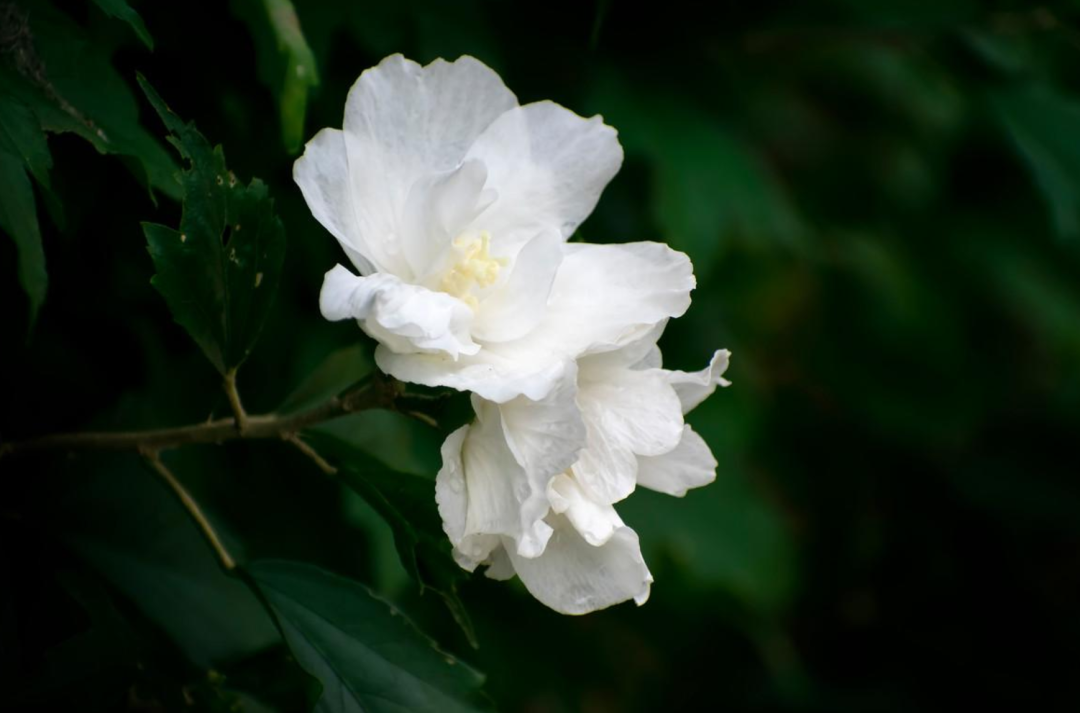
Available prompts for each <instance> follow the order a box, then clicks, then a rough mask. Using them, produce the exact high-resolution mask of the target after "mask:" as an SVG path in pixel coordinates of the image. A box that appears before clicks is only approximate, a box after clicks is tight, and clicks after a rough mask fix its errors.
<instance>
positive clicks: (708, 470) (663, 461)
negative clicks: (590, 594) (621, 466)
mask: <svg viewBox="0 0 1080 713" xmlns="http://www.w3.org/2000/svg"><path fill="white" fill-rule="evenodd" d="M716 465H717V463H716V458H714V457H713V454H712V451H711V450H709V445H708V444H707V443H705V440H704V439H703V438H702V437H701V436H699V435H698V434H697V432H696V431H694V429H692V428H690V426H684V427H683V436H682V440H680V441H679V445H678V446H676V447H675V448H674V450H671V451H669V452H668V453H664V454H663V455H659V456H642V457H640V458H638V471H637V482H638V485H641V486H643V487H646V488H649V489H650V490H655V491H657V492H660V493H667V494H668V495H674V496H675V497H677V498H681V497H682V496H684V495H686V491H687V490H689V489H690V488H700V487H701V486H703V485H708V484H709V483H711V482H713V481H714V480H716Z"/></svg>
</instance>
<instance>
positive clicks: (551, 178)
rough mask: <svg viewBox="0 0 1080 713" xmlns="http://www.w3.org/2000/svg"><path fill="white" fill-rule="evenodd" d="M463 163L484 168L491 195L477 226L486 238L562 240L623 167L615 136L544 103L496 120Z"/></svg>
mask: <svg viewBox="0 0 1080 713" xmlns="http://www.w3.org/2000/svg"><path fill="white" fill-rule="evenodd" d="M468 156H469V157H470V158H473V157H475V158H480V159H482V160H483V161H484V163H486V164H487V166H488V170H489V172H490V176H491V180H490V185H491V186H492V187H494V188H495V190H497V191H498V193H499V198H498V200H496V201H495V203H494V204H493V205H492V206H491V208H490V209H489V210H488V211H487V212H486V213H485V214H484V215H483V216H482V217H481V218H480V220H479V222H478V224H477V227H482V228H484V229H485V230H489V231H491V232H492V234H493V235H499V234H504V233H512V232H514V231H517V230H520V229H521V228H522V227H523V226H528V227H530V228H534V229H535V228H541V227H548V228H555V229H558V230H559V231H560V232H561V234H562V237H563V239H564V240H565V239H567V238H569V237H570V236H571V235H572V234H573V232H574V230H575V229H577V226H578V225H579V224H580V223H581V222H582V221H584V220H585V219H586V218H587V217H588V216H589V214H590V213H591V212H592V210H593V208H594V207H596V202H597V201H598V200H599V199H600V193H601V192H602V191H603V190H604V187H605V186H607V184H608V182H610V181H611V179H612V178H613V177H614V176H615V174H616V173H618V171H619V167H620V166H622V161H623V151H622V147H621V146H620V145H619V139H618V134H617V132H616V131H615V130H614V129H612V128H611V127H610V126H607V125H606V124H604V121H603V119H602V118H601V117H599V116H594V117H592V118H589V119H585V118H583V117H581V116H578V115H577V114H575V113H574V112H572V111H570V110H569V109H566V108H564V107H561V106H559V105H558V104H555V103H554V102H550V101H543V102H537V103H535V104H527V105H525V106H522V107H516V108H514V109H511V110H509V111H507V112H506V113H504V114H502V115H501V116H499V117H498V118H497V119H496V120H495V121H494V122H492V124H491V125H490V126H489V127H488V128H487V129H486V130H485V131H484V133H482V134H481V135H480V136H479V137H478V138H477V140H476V143H474V144H473V146H472V147H471V148H470V149H469V153H468ZM481 223H482V225H481Z"/></svg>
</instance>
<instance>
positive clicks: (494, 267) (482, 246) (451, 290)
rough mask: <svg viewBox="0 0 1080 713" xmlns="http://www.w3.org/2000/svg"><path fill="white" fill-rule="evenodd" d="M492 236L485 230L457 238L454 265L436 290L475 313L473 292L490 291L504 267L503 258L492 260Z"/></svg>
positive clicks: (475, 301) (454, 243)
mask: <svg viewBox="0 0 1080 713" xmlns="http://www.w3.org/2000/svg"><path fill="white" fill-rule="evenodd" d="M490 244H491V234H490V233H488V232H487V231H486V230H484V231H481V232H480V235H479V236H476V235H459V236H458V237H456V238H454V241H453V242H452V243H451V245H452V246H453V248H454V251H455V252H457V254H458V259H457V261H456V262H455V263H454V264H453V265H452V266H451V267H450V269H449V270H447V271H446V274H445V275H443V277H442V281H440V282H439V289H440V290H442V291H443V292H445V293H447V294H449V295H453V296H454V297H457V298H458V299H459V300H461V301H462V302H464V303H465V304H467V305H469V306H470V307H472V308H473V309H476V305H477V299H476V295H475V294H473V290H474V289H476V288H484V287H491V286H492V285H493V284H495V280H497V279H499V270H501V269H502V267H503V266H504V265H506V260H505V259H504V258H495V257H491V255H490V254H489V253H488V247H489V245H490Z"/></svg>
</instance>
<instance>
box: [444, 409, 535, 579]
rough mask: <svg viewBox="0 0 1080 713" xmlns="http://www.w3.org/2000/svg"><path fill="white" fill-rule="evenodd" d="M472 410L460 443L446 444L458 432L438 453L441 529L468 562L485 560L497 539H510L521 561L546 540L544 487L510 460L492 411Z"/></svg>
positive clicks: (497, 411)
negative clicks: (473, 418) (440, 459)
mask: <svg viewBox="0 0 1080 713" xmlns="http://www.w3.org/2000/svg"><path fill="white" fill-rule="evenodd" d="M474 405H475V407H476V412H477V413H476V416H477V420H476V421H475V422H474V423H473V424H472V425H471V426H466V427H464V428H465V433H464V436H462V437H461V438H460V440H458V439H455V440H453V441H452V440H451V438H453V437H454V436H455V435H456V434H457V433H458V432H455V434H452V436H451V438H448V439H447V442H446V444H445V446H444V449H443V468H442V470H440V478H441V480H442V481H443V482H445V486H442V485H440V486H439V488H441V490H440V489H437V493H436V495H437V499H438V501H439V505H440V513H441V514H442V515H443V523H444V527H445V528H446V529H447V534H448V535H449V536H450V541H451V542H452V543H453V544H454V546H455V547H456V548H457V549H459V550H461V552H462V553H463V554H464V555H465V557H466V558H467V559H468V560H470V561H473V562H479V561H481V560H484V559H486V558H487V556H488V554H489V553H490V551H491V547H493V546H494V545H493V544H492V543H493V542H497V541H498V537H499V536H505V537H506V538H508V539H510V540H512V541H513V542H514V543H515V549H516V550H517V551H520V552H522V553H523V554H524V555H525V556H529V557H535V556H536V555H537V554H539V553H540V552H542V551H543V550H544V545H545V544H547V539H548V537H549V536H550V535H551V528H550V527H549V526H548V525H547V524H546V523H545V522H544V521H543V518H544V515H545V514H546V513H547V500H546V496H545V490H546V485H547V482H546V480H545V481H544V482H543V483H542V484H534V483H532V482H531V481H530V478H529V473H527V472H526V471H525V469H524V468H522V467H521V465H520V464H519V463H518V462H517V460H515V458H514V454H513V453H512V452H511V451H510V448H509V446H508V445H507V443H506V438H505V436H504V432H503V424H502V419H501V418H500V415H499V409H498V406H497V405H496V404H492V403H490V402H483V401H479V400H474ZM455 448H456V449H457V452H456V453H455V452H454V449H455ZM462 501H463V502H464V514H463V515H462V510H461V507H462ZM443 510H445V512H443ZM462 518H464V519H463V520H462ZM462 522H463V524H462ZM492 537H494V538H495V540H494V541H493V540H492V539H491V538H492ZM459 562H460V560H459Z"/></svg>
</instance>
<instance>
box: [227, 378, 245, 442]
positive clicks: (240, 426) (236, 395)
mask: <svg viewBox="0 0 1080 713" xmlns="http://www.w3.org/2000/svg"><path fill="white" fill-rule="evenodd" d="M224 388H225V395H226V396H227V397H228V398H229V408H230V409H232V413H233V418H234V419H235V420H236V430H237V431H239V432H240V435H243V434H244V431H245V430H247V424H248V415H247V411H245V410H244V404H242V403H241V402H240V392H239V391H237V390H236V368H235V367H233V368H232V369H230V370H229V372H228V373H227V374H225V384H224Z"/></svg>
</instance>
